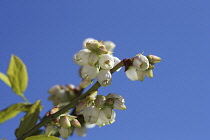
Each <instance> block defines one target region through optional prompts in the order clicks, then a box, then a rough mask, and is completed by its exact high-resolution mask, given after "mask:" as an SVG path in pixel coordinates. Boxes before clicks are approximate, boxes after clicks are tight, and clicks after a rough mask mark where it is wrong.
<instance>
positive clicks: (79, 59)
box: [74, 49, 90, 66]
mask: <svg viewBox="0 0 210 140" xmlns="http://www.w3.org/2000/svg"><path fill="white" fill-rule="evenodd" d="M89 55H90V51H89V50H88V49H83V50H80V51H79V52H78V53H77V54H75V55H74V62H75V63H76V64H78V65H82V66H83V65H86V64H88V59H89Z"/></svg>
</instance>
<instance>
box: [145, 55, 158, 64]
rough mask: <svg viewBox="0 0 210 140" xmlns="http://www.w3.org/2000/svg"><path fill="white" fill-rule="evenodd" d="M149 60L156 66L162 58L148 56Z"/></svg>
mask: <svg viewBox="0 0 210 140" xmlns="http://www.w3.org/2000/svg"><path fill="white" fill-rule="evenodd" d="M147 58H148V60H149V62H150V63H152V64H154V63H158V62H160V61H161V58H160V57H158V56H155V55H148V56H147Z"/></svg>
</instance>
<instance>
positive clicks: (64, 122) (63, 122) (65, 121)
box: [59, 116, 71, 129]
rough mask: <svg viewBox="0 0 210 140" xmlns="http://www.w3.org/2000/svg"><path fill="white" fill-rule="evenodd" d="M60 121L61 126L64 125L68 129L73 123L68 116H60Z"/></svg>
mask: <svg viewBox="0 0 210 140" xmlns="http://www.w3.org/2000/svg"><path fill="white" fill-rule="evenodd" d="M59 123H60V125H61V127H63V128H66V129H68V128H69V127H71V123H70V121H69V119H68V117H67V116H60V120H59Z"/></svg>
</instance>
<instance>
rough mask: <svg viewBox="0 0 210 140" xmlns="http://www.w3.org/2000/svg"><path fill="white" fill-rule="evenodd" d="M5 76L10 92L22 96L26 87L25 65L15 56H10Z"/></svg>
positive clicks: (26, 74)
mask: <svg viewBox="0 0 210 140" xmlns="http://www.w3.org/2000/svg"><path fill="white" fill-rule="evenodd" d="M7 76H8V79H9V81H10V83H11V86H12V90H13V91H14V92H15V93H16V94H17V95H20V96H22V94H23V92H24V91H25V90H26V87H27V85H28V73H27V69H26V66H25V64H24V63H23V62H22V61H21V59H20V58H18V57H17V56H15V55H12V56H11V59H10V64H9V67H8V70H7Z"/></svg>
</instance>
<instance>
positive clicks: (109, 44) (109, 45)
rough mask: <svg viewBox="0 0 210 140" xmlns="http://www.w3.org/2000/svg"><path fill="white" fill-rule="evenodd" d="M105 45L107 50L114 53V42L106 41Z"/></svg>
mask: <svg viewBox="0 0 210 140" xmlns="http://www.w3.org/2000/svg"><path fill="white" fill-rule="evenodd" d="M103 44H104V45H105V46H106V49H107V50H108V51H110V52H111V51H113V50H114V48H115V46H116V45H115V44H114V42H112V41H104V42H103Z"/></svg>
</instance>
